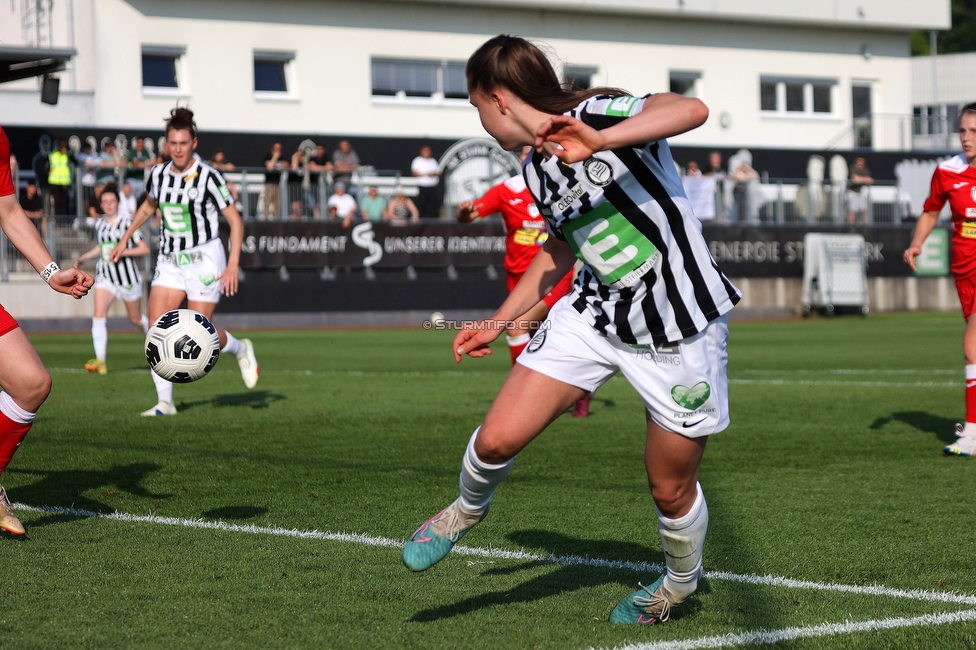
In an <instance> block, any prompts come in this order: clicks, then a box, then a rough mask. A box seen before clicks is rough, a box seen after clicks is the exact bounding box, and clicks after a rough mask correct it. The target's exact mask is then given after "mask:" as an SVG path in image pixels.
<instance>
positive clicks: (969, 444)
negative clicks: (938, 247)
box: [942, 277, 976, 457]
mask: <svg viewBox="0 0 976 650" xmlns="http://www.w3.org/2000/svg"><path fill="white" fill-rule="evenodd" d="M956 290H957V291H958V293H959V302H960V304H961V305H962V311H963V317H965V318H966V329H965V331H964V332H963V337H962V348H963V354H964V356H965V360H966V420H965V423H964V424H957V425H956V435H957V436H959V439H958V440H956V441H955V442H954V443H952V444H950V445H946V446H945V447H944V448H943V449H942V452H943V453H944V454H946V455H947V456H964V457H971V456H974V455H976V315H974V312H976V278H972V277H961V278H956Z"/></svg>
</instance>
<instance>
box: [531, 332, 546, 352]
mask: <svg viewBox="0 0 976 650" xmlns="http://www.w3.org/2000/svg"><path fill="white" fill-rule="evenodd" d="M545 342H546V330H545V329H541V330H539V331H538V332H536V333H535V336H533V337H532V340H531V341H529V347H527V348H526V351H528V352H537V351H538V350H539V349H540V348H541V347H542V344H543V343H545Z"/></svg>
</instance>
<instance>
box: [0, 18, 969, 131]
mask: <svg viewBox="0 0 976 650" xmlns="http://www.w3.org/2000/svg"><path fill="white" fill-rule="evenodd" d="M47 4H48V3H47V2H30V1H28V0H23V1H22V2H17V3H2V4H0V42H2V43H3V47H0V61H2V60H3V52H4V49H5V48H10V47H23V46H25V45H28V46H43V47H48V48H62V49H69V50H70V49H74V50H76V51H77V54H76V55H75V56H74V57H73V58H72V60H71V62H70V63H69V64H68V69H67V70H66V71H64V72H61V73H58V76H59V77H60V79H61V92H60V101H59V103H58V104H57V105H56V106H49V105H46V104H42V103H41V102H40V101H39V93H38V81H37V80H35V79H28V80H22V81H14V82H9V83H6V84H3V85H2V86H0V123H2V124H5V125H9V126H51V127H55V126H72V127H78V128H79V129H84V128H104V129H119V130H124V131H132V130H138V129H154V130H158V129H159V128H160V127H161V124H162V118H163V116H164V115H166V114H167V113H168V111H169V109H170V108H172V106H174V105H175V104H176V103H177V102H180V103H181V104H189V105H190V106H191V107H192V108H193V110H194V111H195V112H196V114H197V120H198V123H199V124H201V126H203V127H205V128H206V129H208V130H219V131H229V132H246V133H295V134H305V133H309V134H312V133H320V134H330V133H331V134H336V133H341V134H347V135H351V136H355V135H363V136H379V137H404V136H407V137H435V138H461V137H468V136H479V135H483V131H482V129H481V126H480V124H479V122H478V118H477V114H476V112H475V111H474V109H473V108H472V107H470V106H469V105H468V103H467V101H466V99H465V81H464V72H463V70H464V63H465V61H466V59H467V57H468V56H469V55H470V54H471V52H472V51H473V50H474V49H475V48H476V47H477V46H478V45H480V44H481V43H482V42H484V41H485V40H486V39H487V38H488V37H490V36H493V35H495V34H498V33H511V34H518V35H522V36H526V37H529V38H532V39H539V40H542V41H545V42H547V43H549V44H550V45H551V46H552V48H553V50H554V56H558V57H560V58H559V59H558V60H557V61H556V63H557V65H559V66H560V67H561V68H562V69H563V70H564V72H565V73H566V75H567V76H568V77H572V78H575V79H577V80H579V81H582V82H583V83H589V84H593V85H612V86H618V87H622V88H626V89H628V90H630V91H632V92H635V93H646V92H659V91H663V90H668V89H672V90H677V91H679V92H683V93H686V94H693V95H697V96H699V97H701V98H702V99H703V100H704V101H705V102H706V104H708V106H709V107H710V109H711V116H710V118H709V120H708V122H707V123H706V124H705V125H704V126H703V127H702V128H700V129H697V130H696V131H694V132H692V133H689V134H686V135H683V136H681V137H680V138H676V139H675V140H676V142H677V143H679V144H685V145H701V146H722V147H733V146H746V147H789V148H808V149H821V148H829V147H849V146H856V145H859V144H860V145H865V144H867V145H869V146H873V147H875V148H878V149H892V148H909V147H906V146H905V144H906V143H905V142H904V132H903V131H902V132H898V131H897V130H895V131H894V132H893V133H889V131H890V130H891V129H881V128H879V127H878V126H877V124H873V125H872V124H871V123H870V122H869V123H868V127H867V129H868V130H867V132H865V126H864V122H863V120H862V122H861V123H860V124H859V123H856V122H855V119H854V118H855V116H856V115H857V116H864V115H887V116H901V117H910V116H911V114H912V110H913V100H912V97H913V95H912V92H913V87H912V83H913V76H912V60H911V58H910V56H909V49H908V34H909V32H911V31H912V30H916V29H926V30H929V29H946V28H948V27H949V26H950V13H949V5H950V2H949V0H929V1H928V2H924V3H920V2H917V1H908V0H856V1H854V0H851V1H845V0H830V1H827V2H809V0H778V1H777V2H771V1H769V0H387V1H385V2H373V1H357V0H276V1H275V2H269V1H267V0H263V1H259V0H226V1H223V0H222V1H220V2H206V3H204V2H196V1H193V0H54V2H53V4H52V7H53V9H52V11H51V13H50V15H42V20H41V21H40V24H38V23H37V21H33V22H31V21H28V22H24V18H25V16H24V15H22V10H23V9H25V8H27V9H30V8H33V7H35V6H41V7H45V6H47ZM27 18H31V17H30V16H27ZM916 83H917V81H916ZM858 128H859V129H860V131H858ZM872 128H873V129H874V132H873V133H872V132H871V129H872ZM858 138H860V140H858ZM865 138H866V141H865ZM910 139H911V138H910V136H909V140H910ZM909 146H910V145H909Z"/></svg>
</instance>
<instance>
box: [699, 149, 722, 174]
mask: <svg viewBox="0 0 976 650" xmlns="http://www.w3.org/2000/svg"><path fill="white" fill-rule="evenodd" d="M704 175H705V176H715V177H717V178H725V170H724V169H722V154H720V153H719V152H717V151H713V152H712V153H710V154H708V171H706V172H705V174H704Z"/></svg>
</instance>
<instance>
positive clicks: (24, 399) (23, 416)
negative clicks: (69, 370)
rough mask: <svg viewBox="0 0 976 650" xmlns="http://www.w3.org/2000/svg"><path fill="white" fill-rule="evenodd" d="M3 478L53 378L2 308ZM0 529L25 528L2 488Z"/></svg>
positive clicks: (19, 532) (18, 531)
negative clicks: (11, 327) (3, 331)
mask: <svg viewBox="0 0 976 650" xmlns="http://www.w3.org/2000/svg"><path fill="white" fill-rule="evenodd" d="M0 312H2V313H0V331H2V330H3V329H6V328H8V327H9V326H10V324H11V323H12V324H13V329H8V330H7V331H6V332H5V333H3V334H2V335H0V386H3V392H0V475H2V474H3V471H4V470H5V469H6V468H7V465H8V464H9V463H10V460H11V459H12V458H13V455H14V453H15V452H16V451H17V448H18V447H20V443H21V442H23V440H24V437H25V436H26V435H27V432H28V431H30V428H31V424H32V423H33V422H34V416H36V415H37V409H38V408H40V406H41V404H43V403H44V400H45V399H47V396H48V395H49V394H50V392H51V375H49V374H48V372H47V370H45V369H44V364H43V363H41V359H40V357H38V356H37V352H36V351H35V350H34V348H33V346H32V345H31V344H30V341H28V340H27V336H25V335H24V332H23V330H21V329H20V328H19V327H17V322H16V321H14V319H13V318H11V317H10V315H9V314H7V312H6V311H3V310H2V308H0ZM0 530H5V531H7V532H9V533H12V534H14V535H23V534H24V526H23V525H22V524H21V523H20V520H19V519H17V517H16V516H15V515H14V514H13V506H12V505H11V503H10V500H9V499H8V498H7V493H6V491H4V489H3V487H0Z"/></svg>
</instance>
